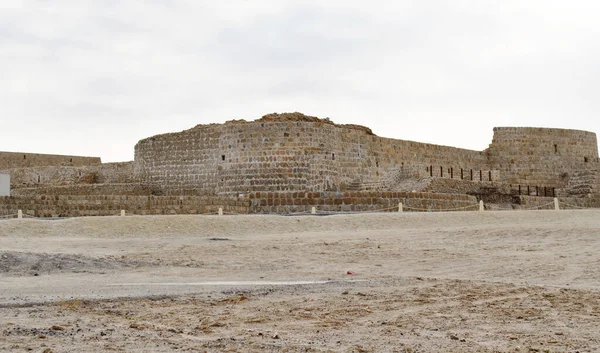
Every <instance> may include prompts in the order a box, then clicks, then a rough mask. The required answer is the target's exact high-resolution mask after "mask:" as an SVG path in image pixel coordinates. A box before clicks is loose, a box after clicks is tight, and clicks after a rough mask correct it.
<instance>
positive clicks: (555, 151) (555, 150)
mask: <svg viewBox="0 0 600 353" xmlns="http://www.w3.org/2000/svg"><path fill="white" fill-rule="evenodd" d="M554 153H558V145H557V144H554Z"/></svg>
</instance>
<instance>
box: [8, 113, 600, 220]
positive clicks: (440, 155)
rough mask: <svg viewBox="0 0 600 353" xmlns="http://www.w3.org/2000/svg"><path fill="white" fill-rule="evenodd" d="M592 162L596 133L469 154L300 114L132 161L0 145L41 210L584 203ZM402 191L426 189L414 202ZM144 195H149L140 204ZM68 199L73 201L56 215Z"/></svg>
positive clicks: (595, 176)
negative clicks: (548, 199)
mask: <svg viewBox="0 0 600 353" xmlns="http://www.w3.org/2000/svg"><path fill="white" fill-rule="evenodd" d="M599 166H600V161H599V159H598V146H597V139H596V135H595V134H594V133H592V132H587V131H579V130H564V129H548V128H527V127H499V128H495V129H494V137H493V140H492V143H491V144H490V145H489V148H487V149H486V150H483V151H473V150H468V149H461V148H455V147H448V146H440V145H435V144H428V143H420V142H414V141H405V140H395V139H390V138H383V137H378V136H376V135H374V134H373V133H372V132H371V130H370V129H368V128H366V127H363V126H357V125H339V124H334V123H333V122H331V121H329V120H328V119H318V118H316V117H310V116H306V115H303V114H300V113H286V114H270V115H266V116H264V117H262V118H261V119H258V120H255V121H244V120H233V121H229V122H226V123H224V124H209V125H198V126H196V127H194V128H191V129H189V130H185V131H182V132H178V133H169V134H162V135H157V136H152V137H149V138H146V139H143V140H141V141H139V142H138V143H137V144H136V146H135V160H134V161H132V162H123V163H105V164H102V163H101V161H100V158H97V157H77V156H58V155H40V154H28V153H11V152H0V174H9V175H10V178H11V185H12V188H13V191H12V192H11V195H13V196H16V198H17V199H22V200H25V201H26V204H28V205H34V204H36V203H40V205H39V207H37V206H36V207H33V206H29V207H30V208H31V209H35V212H36V214H52V215H54V214H70V215H94V214H109V213H111V212H115V210H116V209H117V208H119V209H126V210H127V211H129V212H131V213H140V212H150V211H152V210H155V211H156V212H158V213H198V212H200V211H199V210H202V209H203V208H202V207H204V206H203V205H205V204H206V202H208V201H207V200H238V199H239V200H243V202H244V205H246V206H241V205H237V204H236V205H235V207H242V208H238V209H237V210H238V211H239V213H247V212H251V213H260V212H287V211H290V212H297V211H306V210H307V208H308V207H312V206H320V207H321V208H322V209H323V210H328V211H360V210H364V211H367V210H379V209H381V208H394V207H397V204H398V203H399V202H402V201H403V200H404V201H410V200H412V201H410V202H413V203H415V204H421V206H423V207H425V209H430V210H440V209H451V208H456V207H459V208H460V207H462V206H465V205H466V204H467V203H468V204H474V202H473V201H474V198H477V199H485V200H486V202H487V201H488V200H492V201H494V200H496V201H498V202H499V203H526V202H530V201H529V199H527V198H520V196H532V195H535V196H549V195H553V196H554V195H556V196H558V197H576V198H586V197H587V198H589V200H591V201H589V202H587V203H586V204H590V202H591V203H594V202H596V203H598V202H600V201H598V200H599V199H600V198H597V197H592V196H594V195H597V194H598V193H599V191H600V174H599V172H598V170H599ZM541 190H543V191H541ZM353 192H355V193H356V192H357V193H358V194H352V193H353ZM348 193H350V194H348ZM371 193H375V194H371ZM409 194H410V195H417V194H419V195H425V196H423V197H422V201H417V200H413V199H414V197H411V196H407V195H409ZM446 194H452V195H453V196H446ZM461 194H462V195H461ZM465 194H469V195H474V196H468V195H465ZM49 195H51V196H52V198H43V197H45V196H49ZM276 195H278V196H276ZM299 195H311V196H310V197H309V196H302V197H300V196H299ZM348 195H352V196H348ZM394 195H395V196H394ZM432 195H439V196H432ZM459 196H460V197H459ZM463 196H464V197H466V198H467V199H461V197H463ZM102 197H105V199H102ZM122 197H125V199H123V198H122ZM144 197H159V198H160V199H152V200H155V201H156V202H158V203H153V202H150V203H148V202H147V201H143V200H147V199H144ZM173 197H174V198H173ZM177 197H184V199H177ZM172 198H173V199H172ZM53 200H56V201H57V202H58V201H60V202H58V203H57V202H54V201H53ZM65 200H66V201H65ZM86 200H88V201H90V200H91V201H90V202H91V203H89V202H87V201H86ZM159 200H162V201H159ZM169 200H177V202H175V201H173V202H171V201H169ZM248 200H250V201H248ZM594 200H595V201H594ZM67 201H68V202H71V203H73V204H75V205H77V207H75V208H68V210H69V211H68V212H67V211H64V207H65V205H66V203H68V202H67ZM92 201H93V202H92ZM105 201H106V202H105ZM180 201H181V202H182V203H180ZM188 201H189V202H188ZM3 202H4V201H3ZM5 202H8V201H6V200H5ZM11 202H12V201H11ZM15 202H16V203H19V202H21V201H14V202H13V203H14V204H16V203H15ZM144 202H145V203H144ZM240 202H242V201H240ZM217 203H218V202H217ZM142 204H143V205H145V206H141V205H142ZM161 205H167V206H165V207H162V206H161ZM211 205H213V206H214V204H211ZM221 205H222V206H223V207H225V208H227V207H230V206H231V205H230V204H228V203H226V202H224V201H223V202H221ZM13 206H14V205H13ZM180 206H181V207H180ZM40 207H41V208H40ZM231 207H233V206H231ZM243 207H246V208H243ZM415 208H419V207H416V206H415ZM44 210H46V211H44ZM130 210H131V211H130Z"/></svg>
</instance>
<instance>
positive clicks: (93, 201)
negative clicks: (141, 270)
mask: <svg viewBox="0 0 600 353" xmlns="http://www.w3.org/2000/svg"><path fill="white" fill-rule="evenodd" d="M400 202H402V203H403V204H404V205H405V209H406V211H416V212H421V211H442V210H455V211H469V210H476V209H477V199H476V198H475V197H473V196H468V195H450V194H431V193H392V192H344V193H337V192H256V193H250V194H248V195H245V197H243V198H237V197H215V196H142V195H93V194H87V195H22V196H19V197H14V196H13V197H0V216H5V215H12V214H16V213H17V211H18V210H23V212H24V213H25V214H28V215H30V216H35V217H78V216H116V215H119V214H120V212H121V210H126V211H127V213H128V214H136V215H153V214H214V213H217V211H218V210H219V208H223V211H224V213H225V214H247V213H292V212H307V213H308V212H310V211H311V208H312V207H313V206H314V207H317V209H318V210H319V212H352V211H382V212H385V211H387V212H397V211H398V203H400Z"/></svg>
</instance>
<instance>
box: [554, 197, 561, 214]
mask: <svg viewBox="0 0 600 353" xmlns="http://www.w3.org/2000/svg"><path fill="white" fill-rule="evenodd" d="M554 209H555V210H556V211H558V210H560V205H559V204H558V198H556V197H555V198H554Z"/></svg>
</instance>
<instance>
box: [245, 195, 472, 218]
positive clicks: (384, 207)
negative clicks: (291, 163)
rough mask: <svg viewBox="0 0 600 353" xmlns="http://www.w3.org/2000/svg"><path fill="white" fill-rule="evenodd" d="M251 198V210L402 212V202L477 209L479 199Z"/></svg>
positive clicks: (410, 207)
mask: <svg viewBox="0 0 600 353" xmlns="http://www.w3.org/2000/svg"><path fill="white" fill-rule="evenodd" d="M246 197H247V198H249V199H250V213H295V212H304V213H309V212H310V211H311V210H312V207H315V208H316V210H317V211H318V212H365V211H372V212H398V204H399V203H402V204H403V205H404V208H405V210H406V211H415V212H427V211H469V210H470V211H474V210H477V209H478V208H477V207H478V206H477V199H476V198H475V197H474V196H469V195H456V194H432V193H419V192H417V193H407V192H376V191H371V192H369V191H347V192H327V191H323V192H256V193H250V194H248V195H246Z"/></svg>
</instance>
